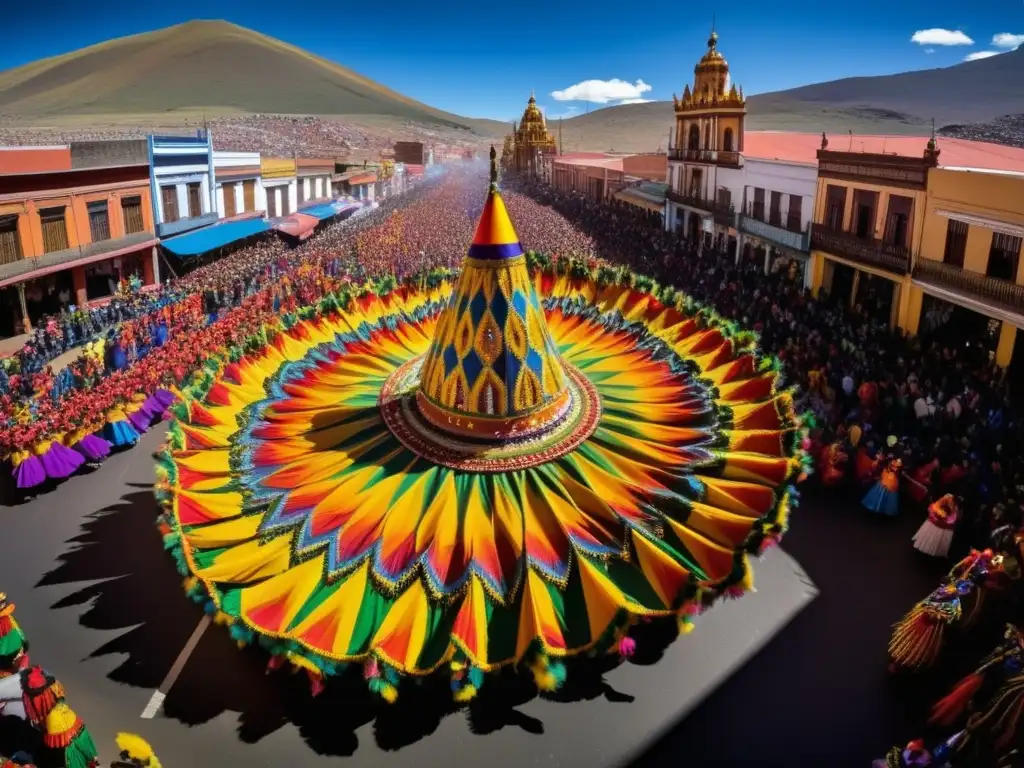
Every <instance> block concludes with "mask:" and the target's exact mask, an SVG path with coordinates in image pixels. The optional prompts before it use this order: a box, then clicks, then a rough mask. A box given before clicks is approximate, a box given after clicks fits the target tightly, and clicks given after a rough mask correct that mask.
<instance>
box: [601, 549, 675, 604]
mask: <svg viewBox="0 0 1024 768" xmlns="http://www.w3.org/2000/svg"><path fill="white" fill-rule="evenodd" d="M607 574H608V578H610V579H611V580H612V582H613V583H614V584H615V586H617V587H618V588H619V589H621V590H622V591H623V592H624V593H625V594H626V595H627V596H628V597H630V598H632V599H633V601H635V602H636V603H639V604H640V605H642V606H643V607H644V608H649V609H651V610H659V611H660V610H664V609H666V608H668V607H669V606H667V605H664V604H663V603H662V602H661V598H659V597H658V593H657V592H655V591H654V589H653V588H652V587H651V585H650V583H649V582H648V581H647V578H646V577H645V576H644V574H643V571H641V570H640V568H639V566H636V565H634V564H633V563H627V562H623V561H621V560H610V561H609V562H608V570H607Z"/></svg>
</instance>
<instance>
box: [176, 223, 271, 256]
mask: <svg viewBox="0 0 1024 768" xmlns="http://www.w3.org/2000/svg"><path fill="white" fill-rule="evenodd" d="M268 229H270V224H268V223H267V222H266V221H265V220H264V219H242V220H241V221H225V222H224V223H223V224H214V225H213V226H212V227H206V228H205V229H200V230H197V231H195V232H189V233H188V234H187V235H178V237H172V238H170V239H169V240H164V241H163V242H162V243H161V245H162V246H163V247H164V248H166V249H167V250H168V251H170V252H171V253H173V254H175V255H176V256H198V255H199V254H201V253H206V252H207V251H212V250H214V249H216V248H221V247H223V246H225V245H230V244H231V243H234V242H237V241H239V240H244V239H245V238H247V237H251V236H252V235H257V234H259V233H260V232H266V231H267V230H268Z"/></svg>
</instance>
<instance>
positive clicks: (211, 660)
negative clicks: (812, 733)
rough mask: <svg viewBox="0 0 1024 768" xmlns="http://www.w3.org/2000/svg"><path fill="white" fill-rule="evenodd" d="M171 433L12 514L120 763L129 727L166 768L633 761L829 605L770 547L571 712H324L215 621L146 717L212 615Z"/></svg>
mask: <svg viewBox="0 0 1024 768" xmlns="http://www.w3.org/2000/svg"><path fill="white" fill-rule="evenodd" d="M161 432H162V430H159V429H158V430H155V431H154V432H153V433H150V434H148V435H146V436H145V437H144V438H143V444H142V445H140V446H138V447H137V448H135V449H133V450H131V451H128V452H126V453H124V454H121V455H119V456H115V457H112V458H111V459H110V460H109V461H108V462H107V463H106V464H104V465H103V466H102V467H100V468H99V470H97V471H96V472H93V473H92V474H88V475H83V476H79V477H73V478H71V479H70V480H69V481H68V482H66V483H64V484H63V485H62V486H61V487H59V488H58V489H56V490H55V491H54V492H51V493H49V494H47V495H45V496H43V497H41V498H39V499H36V500H33V501H30V502H28V503H26V504H23V505H20V506H18V507H15V508H0V526H2V529H3V531H4V537H3V539H4V541H3V544H2V545H0V588H2V589H3V590H5V591H6V592H7V593H8V595H9V596H10V597H11V599H12V600H13V601H14V602H16V604H17V606H18V611H17V616H18V619H19V620H20V621H21V623H22V625H23V626H24V628H25V631H26V633H27V634H28V638H29V640H30V641H31V643H32V655H33V659H34V661H36V662H37V663H40V664H42V665H44V666H46V667H47V668H48V669H49V670H51V671H52V672H53V673H54V674H55V675H56V676H57V677H58V678H59V679H60V680H61V681H62V682H63V683H64V684H65V686H66V688H67V690H68V697H69V703H70V704H71V705H72V707H73V708H74V709H75V710H76V711H77V712H78V713H79V714H80V715H81V716H82V718H83V719H84V720H85V722H86V723H87V724H88V725H89V727H90V729H91V730H92V732H93V736H94V738H95V740H96V742H97V745H99V746H100V749H101V751H102V752H103V757H104V758H105V762H106V761H109V760H110V759H111V758H112V757H113V756H114V755H113V737H114V734H115V733H116V732H117V731H121V730H127V731H133V732H136V733H138V734H140V735H141V736H143V737H144V738H146V739H149V740H150V741H151V743H152V744H153V747H154V748H155V750H156V753H157V755H158V756H159V757H160V758H161V760H162V762H163V764H164V765H167V766H184V765H190V766H192V768H204V767H205V766H210V767H211V768H213V767H214V766H216V767H217V768H219V767H220V766H223V765H226V764H231V765H287V764H300V765H303V766H316V765H326V764H328V761H332V763H333V764H334V765H337V764H338V757H339V756H345V757H347V762H348V763H350V764H352V765H359V766H374V767H375V768H376V767H377V766H383V767H384V768H387V767H388V766H394V767H396V768H398V767H399V766H402V767H404V766H416V768H424V766H446V767H447V766H450V765H452V762H453V760H454V761H458V762H459V763H460V764H462V763H464V764H467V765H475V764H489V765H494V766H500V765H510V766H511V765H517V766H521V765H539V764H543V765H546V766H584V765H585V766H588V768H589V767H590V766H594V767H597V766H613V765H621V764H623V763H625V762H627V761H628V760H629V759H630V758H631V757H633V756H635V755H636V754H638V753H640V752H641V751H642V750H643V749H644V748H646V747H647V746H649V745H650V744H651V743H652V742H653V740H654V739H655V738H656V737H657V736H658V735H659V734H660V733H662V732H663V731H665V730H666V729H668V728H669V727H671V726H672V725H673V724H674V723H676V722H677V721H678V720H679V719H680V718H683V717H685V716H686V714H687V713H688V712H690V711H691V710H692V709H693V708H694V707H696V706H697V705H698V704H699V703H700V702H701V701H702V700H703V699H704V698H705V697H706V696H707V695H708V694H709V693H710V692H711V691H712V690H714V689H715V688H717V687H718V686H719V685H721V684H722V682H723V681H724V680H725V679H726V678H727V677H728V676H729V675H730V674H731V673H732V672H733V671H735V670H736V669H737V668H739V667H740V666H742V665H743V664H744V663H745V662H746V661H747V660H749V659H750V658H751V657H752V656H753V655H755V654H756V653H757V652H758V651H759V650H760V649H761V648H762V647H764V645H765V644H767V643H768V641H769V640H771V638H772V637H773V636H774V635H775V634H776V633H777V632H778V631H779V630H780V629H782V627H783V626H785V624H786V623H787V622H789V621H790V620H791V619H792V618H793V617H795V616H796V615H797V614H798V613H799V612H800V611H801V610H802V609H803V608H805V607H806V606H807V605H808V604H809V603H810V602H811V601H812V600H813V599H814V597H815V596H816V595H817V590H816V589H815V587H814V586H813V584H811V583H810V582H809V581H808V579H807V577H806V576H805V575H804V573H803V571H802V569H801V568H800V566H799V565H798V564H797V563H796V562H795V561H794V560H792V558H790V557H789V556H788V555H786V554H785V552H783V551H780V550H773V551H771V552H769V553H768V554H767V555H766V556H765V558H764V559H763V560H761V561H759V562H757V563H756V564H755V574H756V585H757V589H758V591H757V592H756V593H754V594H750V595H747V596H745V597H744V598H742V599H741V600H738V601H735V602H724V603H721V604H720V605H718V606H716V607H715V608H714V609H712V610H711V611H710V612H709V613H707V614H706V615H704V616H702V617H700V618H699V619H698V622H697V625H696V628H695V630H694V632H693V633H692V634H690V635H689V636H686V637H683V638H680V639H679V640H678V641H677V642H675V643H674V644H673V645H671V646H670V647H669V648H668V649H667V651H666V652H665V654H664V657H663V658H662V659H661V660H660V661H658V662H657V663H654V664H652V665H650V666H643V665H641V664H638V663H629V664H624V665H621V666H619V667H617V668H614V669H612V670H610V671H609V672H608V673H607V674H606V675H605V676H604V677H603V678H597V677H595V678H594V679H593V680H590V681H587V682H586V684H584V685H576V686H575V687H574V688H573V689H572V691H571V693H567V694H566V695H565V696H564V697H561V696H560V698H569V699H572V700H569V701H561V700H559V701H555V700H545V699H540V698H537V697H536V695H535V694H534V693H533V691H532V688H531V687H529V686H522V687H518V686H512V688H511V689H509V688H508V687H507V686H501V687H500V690H501V691H502V695H501V696H500V697H499V696H496V695H495V693H494V690H495V689H494V688H492V687H491V686H492V685H493V684H490V683H489V684H488V686H485V688H484V689H483V691H482V692H481V697H480V699H479V700H478V701H477V702H476V703H475V704H474V706H473V707H471V708H470V709H469V710H459V711H455V712H453V713H448V714H445V713H439V712H437V711H436V709H431V710H427V709H426V708H425V707H419V706H418V698H419V697H418V696H417V694H418V693H420V692H419V691H417V690H416V689H413V690H412V691H407V690H406V689H405V688H403V689H402V699H400V703H399V705H397V706H396V707H394V708H389V707H386V706H384V705H381V706H379V707H378V706H375V705H372V704H371V703H370V700H369V699H368V698H366V696H365V694H364V693H362V691H365V686H363V685H362V684H361V683H359V684H358V685H356V686H355V687H353V688H351V689H349V688H347V687H342V686H336V687H335V688H334V689H333V690H331V691H329V692H328V693H325V694H324V695H323V696H322V697H320V698H318V699H315V700H312V701H311V700H310V699H309V697H308V693H307V687H306V684H305V680H304V679H302V678H301V676H297V677H296V676H291V675H289V674H287V673H275V674H274V675H271V676H267V675H264V674H263V671H262V668H263V664H264V663H265V657H264V656H262V655H261V654H260V653H258V652H256V651H244V652H243V651H239V650H238V649H236V648H235V647H234V646H233V645H232V644H231V642H230V641H229V639H228V637H227V633H226V632H225V631H223V630H222V629H221V628H219V627H211V628H209V629H208V630H207V631H205V632H204V633H203V634H202V636H201V637H200V639H199V642H198V645H197V646H196V647H195V649H194V651H193V652H192V653H191V654H189V655H188V656H187V658H186V659H185V663H184V666H183V667H182V668H181V674H180V677H178V678H177V680H176V682H175V683H174V684H173V685H172V686H170V688H169V691H168V694H167V698H166V700H165V701H164V702H163V711H162V712H160V713H158V714H157V715H156V717H155V718H154V719H142V717H141V715H142V713H143V712H144V710H146V709H147V707H148V706H149V705H150V703H151V702H152V701H153V693H154V691H155V690H156V689H157V688H158V687H159V686H161V683H163V682H164V681H166V680H167V677H168V674H169V673H170V672H171V670H172V668H173V667H174V666H175V660H176V659H178V658H179V657H180V656H181V654H182V650H183V649H184V648H185V646H186V645H187V644H188V641H189V638H190V637H191V636H192V634H193V632H194V631H195V630H196V627H197V625H198V624H199V622H200V619H201V612H200V611H199V610H198V608H196V606H194V605H191V604H190V603H188V601H187V600H186V599H185V597H184V594H183V593H182V591H181V589H180V584H179V578H178V577H177V575H176V574H175V573H174V569H173V566H172V564H171V562H170V557H169V556H168V555H167V554H166V553H165V552H164V551H163V549H162V547H161V544H160V538H159V536H158V535H157V533H156V531H155V528H154V527H153V525H152V522H153V519H154V518H155V516H156V514H157V510H156V506H155V504H154V503H153V501H152V495H151V493H150V492H149V486H150V485H151V483H152V481H153V460H152V458H151V452H152V451H153V450H154V449H155V448H156V447H157V445H158V444H159V442H160V440H161V439H162V435H161V434H159V433H161ZM101 510H102V511H101ZM55 608H56V610H55ZM641 650H643V649H641ZM115 680H117V681H122V682H115ZM164 687H165V688H166V685H165V686H164ZM488 692H490V693H491V695H490V696H487V695H484V694H487V693H488ZM751 754H756V750H755V751H752V753H751Z"/></svg>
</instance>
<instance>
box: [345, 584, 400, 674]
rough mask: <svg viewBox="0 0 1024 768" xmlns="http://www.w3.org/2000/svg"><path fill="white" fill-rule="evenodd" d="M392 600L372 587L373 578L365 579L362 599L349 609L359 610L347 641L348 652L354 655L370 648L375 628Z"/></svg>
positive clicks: (388, 608) (385, 614)
mask: <svg viewBox="0 0 1024 768" xmlns="http://www.w3.org/2000/svg"><path fill="white" fill-rule="evenodd" d="M394 602H395V601H394V600H392V599H391V598H388V597H384V595H382V594H380V593H379V592H377V590H375V589H374V588H373V580H372V579H369V578H368V579H367V580H366V589H365V590H364V592H363V599H362V600H361V601H360V603H359V605H358V606H355V605H354V606H352V609H351V610H354V611H359V617H358V618H357V619H356V625H355V627H353V628H352V638H351V641H350V642H349V647H348V654H349V655H352V656H355V655H358V654H361V653H366V652H367V651H368V650H369V649H370V643H371V641H372V640H373V637H374V635H376V634H377V630H378V629H379V628H380V625H381V622H383V621H384V617H385V616H387V615H388V611H390V610H391V606H392V605H394Z"/></svg>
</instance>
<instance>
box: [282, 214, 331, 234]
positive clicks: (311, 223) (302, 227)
mask: <svg viewBox="0 0 1024 768" xmlns="http://www.w3.org/2000/svg"><path fill="white" fill-rule="evenodd" d="M319 223H320V219H318V218H317V217H316V216H308V215H306V214H305V213H293V214H291V215H290V216H283V217H282V218H280V219H274V223H273V227H274V229H276V230H277V231H278V232H283V233H284V234H286V235H290V236H292V237H295V238H298V239H299V240H305V239H306V238H307V237H309V236H310V235H312V234H313V230H314V229H316V225H317V224H319Z"/></svg>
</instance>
